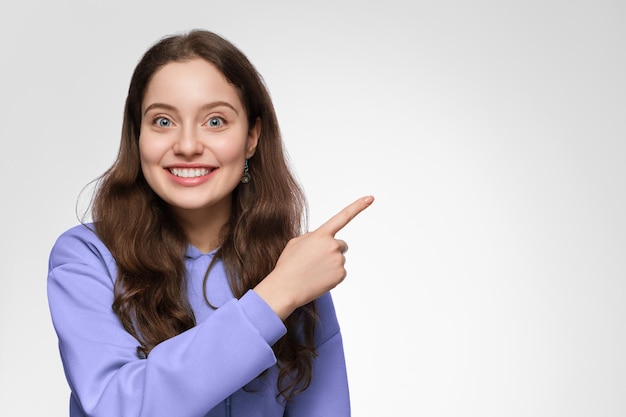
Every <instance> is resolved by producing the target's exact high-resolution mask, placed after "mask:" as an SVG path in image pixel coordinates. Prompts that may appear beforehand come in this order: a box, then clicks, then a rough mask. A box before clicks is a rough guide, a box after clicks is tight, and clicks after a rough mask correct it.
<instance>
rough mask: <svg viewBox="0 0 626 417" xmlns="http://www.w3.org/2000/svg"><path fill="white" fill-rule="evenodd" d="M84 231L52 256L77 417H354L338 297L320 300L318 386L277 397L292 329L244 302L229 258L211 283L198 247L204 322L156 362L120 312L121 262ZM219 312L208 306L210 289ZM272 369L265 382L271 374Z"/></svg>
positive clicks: (51, 282) (192, 274)
mask: <svg viewBox="0 0 626 417" xmlns="http://www.w3.org/2000/svg"><path fill="white" fill-rule="evenodd" d="M91 229H93V226H92V225H78V226H75V227H73V228H71V229H69V230H68V231H66V232H65V233H63V234H62V235H61V236H60V237H59V238H58V239H57V241H56V243H55V244H54V246H53V248H52V251H51V253H50V260H49V273H48V281H47V282H48V302H49V307H50V313H51V317H52V322H53V325H54V328H55V330H56V333H57V335H58V339H59V350H60V355H61V360H62V363H63V368H64V370H65V375H66V378H67V381H68V384H69V386H70V390H71V395H70V417H84V416H106V417H135V416H144V417H162V416H163V417H203V416H206V417H218V416H226V417H230V416H233V417H234V416H238V417H252V416H255V417H257V416H258V417H261V416H263V417H274V416H290V417H345V416H349V415H350V402H349V394H348V384H347V377H346V366H345V358H344V352H343V344H342V339H341V333H340V329H339V325H338V322H337V318H336V315H335V309H334V306H333V302H332V299H331V295H330V293H327V294H325V295H323V296H321V297H320V298H319V299H318V300H317V303H318V314H319V323H318V325H317V330H316V334H315V344H316V347H317V352H318V355H317V357H316V358H315V359H314V366H313V380H312V383H311V385H310V387H309V388H308V389H307V390H306V391H304V392H303V393H301V394H298V395H297V396H295V397H294V398H293V399H292V400H291V401H289V402H287V403H286V404H285V402H284V401H282V400H281V399H280V398H279V399H277V394H278V391H277V387H276V381H277V375H278V365H277V361H276V357H275V356H274V353H273V351H272V345H273V344H274V343H275V342H276V341H278V339H280V338H281V337H282V336H283V335H284V334H285V333H286V328H285V326H284V324H283V323H282V321H281V320H280V318H279V317H278V316H277V315H276V314H275V313H274V311H273V310H272V309H271V308H270V307H269V306H268V305H267V304H266V303H265V301H263V299H262V298H261V297H259V296H258V295H257V294H256V293H255V292H254V291H252V290H250V291H248V292H247V293H246V294H244V295H243V296H242V297H241V298H239V299H236V298H235V297H234V296H233V293H232V292H231V290H230V287H229V285H228V282H227V278H226V275H225V272H224V268H223V265H222V263H221V261H219V260H218V261H217V263H216V265H215V266H214V267H213V268H212V270H211V273H210V275H209V278H208V281H207V285H206V288H203V278H204V275H205V273H206V271H207V268H208V266H209V263H210V262H211V260H212V259H213V256H214V252H211V253H208V254H205V253H202V252H200V251H199V250H198V249H197V248H195V247H193V246H191V245H190V246H189V247H188V249H187V252H186V256H185V260H184V261H185V266H186V268H187V277H186V279H187V285H188V297H189V301H190V304H191V306H192V309H193V312H194V314H195V317H196V322H197V325H196V326H195V327H193V328H191V329H189V330H187V331H185V332H183V333H181V334H180V335H178V336H175V337H173V338H171V339H168V340H166V341H164V342H162V343H160V344H158V345H157V346H155V347H154V349H153V350H152V351H151V352H150V355H149V356H148V357H147V358H142V357H141V355H138V353H137V347H138V346H139V342H138V341H137V340H136V338H134V337H133V336H132V335H131V334H130V333H128V332H127V331H126V330H125V329H124V328H123V326H122V325H121V323H120V321H119V319H118V317H117V316H116V315H115V313H114V312H113V310H112V307H111V306H112V304H113V286H114V284H115V279H116V265H115V260H114V259H113V256H112V255H111V253H110V251H109V250H108V249H107V248H106V246H105V245H104V244H103V243H102V242H101V241H100V239H99V238H98V237H97V235H96V233H95V232H94V231H92V230H91ZM205 289H206V294H207V296H208V298H209V301H210V302H211V304H212V305H213V306H217V307H218V308H217V309H214V308H211V307H210V306H209V305H208V304H207V303H206V301H205V300H204V290H205ZM266 370H267V372H266V373H265V374H264V375H263V376H260V377H259V375H260V374H262V373H263V372H264V371H266Z"/></svg>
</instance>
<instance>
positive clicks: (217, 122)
mask: <svg viewBox="0 0 626 417" xmlns="http://www.w3.org/2000/svg"><path fill="white" fill-rule="evenodd" d="M206 124H207V126H209V127H221V126H222V125H223V124H224V121H223V120H222V118H221V117H211V118H210V119H209V120H208V121H207V122H206Z"/></svg>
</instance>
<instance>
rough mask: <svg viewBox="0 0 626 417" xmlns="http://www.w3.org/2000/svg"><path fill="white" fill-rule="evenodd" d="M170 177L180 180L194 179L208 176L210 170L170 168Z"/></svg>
mask: <svg viewBox="0 0 626 417" xmlns="http://www.w3.org/2000/svg"><path fill="white" fill-rule="evenodd" d="M169 171H170V172H171V173H172V175H174V176H176V177H180V178H196V177H203V176H205V175H208V174H209V173H211V171H213V169H212V168H210V169H209V168H170V169H169Z"/></svg>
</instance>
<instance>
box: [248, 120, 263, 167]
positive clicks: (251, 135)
mask: <svg viewBox="0 0 626 417" xmlns="http://www.w3.org/2000/svg"><path fill="white" fill-rule="evenodd" d="M260 136H261V118H260V117H257V119H256V120H255V121H254V126H250V129H249V130H248V145H247V149H246V158H248V159H249V158H252V155H254V152H255V151H256V147H257V145H258V144H259V137H260Z"/></svg>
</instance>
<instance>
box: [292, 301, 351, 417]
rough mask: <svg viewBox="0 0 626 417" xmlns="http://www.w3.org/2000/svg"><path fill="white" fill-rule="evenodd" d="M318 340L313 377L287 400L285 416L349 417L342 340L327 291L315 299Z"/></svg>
mask: <svg viewBox="0 0 626 417" xmlns="http://www.w3.org/2000/svg"><path fill="white" fill-rule="evenodd" d="M317 309H318V315H319V319H320V320H319V323H318V327H317V330H316V333H317V335H316V337H317V339H318V340H319V343H320V344H318V346H317V356H316V358H315V360H314V362H313V380H312V381H311V385H310V386H309V388H307V389H306V390H305V391H304V392H302V393H300V394H298V395H296V396H295V397H294V398H293V400H291V401H290V402H288V403H287V406H286V410H285V416H286V417H327V416H333V417H349V416H350V394H349V390H348V378H347V372H346V362H345V356H344V351H343V341H342V337H341V332H340V329H339V324H338V321H337V316H336V313H335V308H334V305H333V301H332V297H331V295H330V293H327V294H325V295H324V296H322V297H320V298H319V299H318V300H317Z"/></svg>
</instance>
